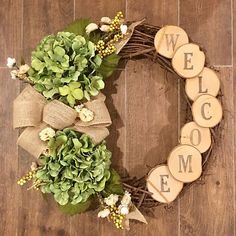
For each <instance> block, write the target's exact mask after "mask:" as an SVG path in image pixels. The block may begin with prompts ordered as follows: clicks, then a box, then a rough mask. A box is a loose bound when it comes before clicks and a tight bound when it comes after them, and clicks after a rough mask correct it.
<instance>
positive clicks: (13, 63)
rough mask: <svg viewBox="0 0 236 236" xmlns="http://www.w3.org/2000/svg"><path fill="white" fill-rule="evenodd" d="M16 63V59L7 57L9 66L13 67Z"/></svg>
mask: <svg viewBox="0 0 236 236" xmlns="http://www.w3.org/2000/svg"><path fill="white" fill-rule="evenodd" d="M15 64H16V59H15V58H11V57H8V58H7V67H9V68H12V67H13V66H14V65H15Z"/></svg>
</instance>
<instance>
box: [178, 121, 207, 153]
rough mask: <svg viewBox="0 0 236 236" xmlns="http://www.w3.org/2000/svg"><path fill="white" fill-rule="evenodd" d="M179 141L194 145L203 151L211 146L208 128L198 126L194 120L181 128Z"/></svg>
mask: <svg viewBox="0 0 236 236" xmlns="http://www.w3.org/2000/svg"><path fill="white" fill-rule="evenodd" d="M180 143H181V144H188V145H191V146H194V147H195V148H197V149H198V150H199V151H200V152H201V153H204V152H206V151H207V150H208V149H209V147H210V146H211V132H210V129H209V128H203V127H200V126H199V125H197V124H196V123H195V122H194V121H192V122H189V123H187V124H185V125H184V126H183V127H182V129H181V136H180Z"/></svg>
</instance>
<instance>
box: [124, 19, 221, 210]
mask: <svg viewBox="0 0 236 236" xmlns="http://www.w3.org/2000/svg"><path fill="white" fill-rule="evenodd" d="M160 29H161V27H158V26H154V25H150V24H140V25H138V26H137V27H136V28H135V29H134V32H133V35H132V36H131V38H130V40H129V41H128V43H127V44H126V45H125V47H124V48H123V49H122V50H121V52H120V55H121V57H122V59H125V60H139V59H148V60H150V61H151V62H153V63H158V64H159V65H160V66H161V68H163V69H164V70H166V71H167V72H169V73H172V74H174V75H176V78H177V79H178V80H179V83H180V85H181V88H183V87H184V82H185V81H184V79H183V78H181V77H180V76H179V75H178V74H177V73H176V72H175V70H174V69H173V67H172V65H171V60H170V59H168V58H165V57H164V56H162V55H160V54H157V53H156V48H155V46H154V38H155V35H156V33H157V32H158V31H159V30H160ZM211 68H212V69H214V70H216V69H215V68H213V67H211ZM216 71H217V70H216ZM221 97H222V94H221V93H220V94H219V95H218V96H217V98H218V99H220V100H222V99H221ZM184 98H185V101H186V113H185V114H186V116H185V122H189V121H191V120H192V113H191V106H192V103H191V101H190V99H189V98H188V97H187V95H186V93H185V92H184ZM221 130H222V126H221V125H220V124H219V125H217V126H215V127H214V128H211V129H210V131H211V134H212V136H211V146H210V148H209V149H208V150H207V152H205V153H203V154H202V157H203V173H202V176H201V178H203V177H204V174H205V172H206V169H207V164H208V161H209V158H210V157H211V156H212V152H213V149H214V148H215V146H217V143H218V142H219V141H220V138H221V136H220V134H221ZM157 164H158V163H157ZM159 164H166V162H165V163H159ZM146 177H147V175H145V176H143V177H140V178H137V177H130V176H127V177H123V179H122V180H123V186H124V188H125V189H126V190H127V191H129V192H130V193H131V194H132V201H133V203H134V204H135V205H136V206H137V208H140V209H142V210H150V209H152V208H153V207H157V206H160V205H167V204H165V203H160V202H157V201H155V200H154V199H153V198H152V197H151V195H152V194H151V193H150V192H149V191H147V186H146ZM196 182H199V181H195V182H192V183H188V184H185V185H184V188H183V189H182V191H181V193H180V195H179V196H181V195H182V194H184V192H186V191H187V190H188V189H189V188H190V187H192V186H193V184H194V183H196ZM200 182H201V181H200Z"/></svg>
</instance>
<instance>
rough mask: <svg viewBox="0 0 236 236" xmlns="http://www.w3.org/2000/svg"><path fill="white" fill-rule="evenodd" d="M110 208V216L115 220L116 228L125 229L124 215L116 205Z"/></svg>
mask: <svg viewBox="0 0 236 236" xmlns="http://www.w3.org/2000/svg"><path fill="white" fill-rule="evenodd" d="M109 209H110V212H111V213H110V216H109V217H110V219H111V220H112V221H113V222H114V224H115V226H116V228H117V229H124V226H123V219H124V216H123V215H121V214H120V213H119V210H118V208H117V207H116V206H115V205H114V206H111V207H110V208H109Z"/></svg>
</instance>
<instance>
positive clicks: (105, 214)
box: [98, 208, 110, 218]
mask: <svg viewBox="0 0 236 236" xmlns="http://www.w3.org/2000/svg"><path fill="white" fill-rule="evenodd" d="M109 214H110V210H109V209H107V208H106V209H104V210H102V211H99V212H98V217H101V218H105V217H107V216H109Z"/></svg>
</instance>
